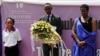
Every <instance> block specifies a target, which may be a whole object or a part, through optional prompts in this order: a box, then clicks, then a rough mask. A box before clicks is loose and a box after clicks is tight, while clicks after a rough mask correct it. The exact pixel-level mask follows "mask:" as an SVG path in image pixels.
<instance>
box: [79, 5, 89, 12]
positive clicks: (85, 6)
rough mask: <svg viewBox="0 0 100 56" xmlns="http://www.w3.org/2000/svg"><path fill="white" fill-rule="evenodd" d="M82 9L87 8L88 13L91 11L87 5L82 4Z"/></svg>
mask: <svg viewBox="0 0 100 56" xmlns="http://www.w3.org/2000/svg"><path fill="white" fill-rule="evenodd" d="M81 8H85V9H86V10H87V11H89V6H88V5H87V4H82V5H81V6H80V9H81Z"/></svg>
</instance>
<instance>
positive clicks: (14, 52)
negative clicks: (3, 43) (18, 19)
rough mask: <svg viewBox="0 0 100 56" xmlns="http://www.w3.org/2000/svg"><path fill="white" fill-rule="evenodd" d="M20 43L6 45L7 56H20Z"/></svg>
mask: <svg viewBox="0 0 100 56" xmlns="http://www.w3.org/2000/svg"><path fill="white" fill-rule="evenodd" d="M18 54H19V51H18V45H15V46H12V47H5V55H6V56H18Z"/></svg>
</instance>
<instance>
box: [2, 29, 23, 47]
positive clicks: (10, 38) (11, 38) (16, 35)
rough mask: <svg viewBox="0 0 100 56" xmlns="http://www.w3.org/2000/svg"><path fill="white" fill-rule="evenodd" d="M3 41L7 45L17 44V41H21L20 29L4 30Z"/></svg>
mask: <svg viewBox="0 0 100 56" xmlns="http://www.w3.org/2000/svg"><path fill="white" fill-rule="evenodd" d="M2 39H3V42H4V46H5V47H11V46H15V45H16V44H17V41H21V40H22V39H21V35H20V32H19V30H18V29H15V31H11V32H8V31H7V30H3V38H2Z"/></svg>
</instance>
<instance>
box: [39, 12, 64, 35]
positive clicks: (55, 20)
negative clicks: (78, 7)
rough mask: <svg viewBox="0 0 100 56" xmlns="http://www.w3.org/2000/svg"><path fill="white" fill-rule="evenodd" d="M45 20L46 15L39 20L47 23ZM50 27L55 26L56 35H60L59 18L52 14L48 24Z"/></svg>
mask: <svg viewBox="0 0 100 56" xmlns="http://www.w3.org/2000/svg"><path fill="white" fill-rule="evenodd" d="M47 18H48V16H47V15H44V16H42V17H41V18H40V19H39V20H44V21H47ZM49 23H50V24H51V25H53V26H56V27H57V29H56V31H57V33H58V34H60V35H61V34H62V28H63V27H62V22H61V18H60V17H59V16H57V15H53V14H52V16H51V21H50V22H49Z"/></svg>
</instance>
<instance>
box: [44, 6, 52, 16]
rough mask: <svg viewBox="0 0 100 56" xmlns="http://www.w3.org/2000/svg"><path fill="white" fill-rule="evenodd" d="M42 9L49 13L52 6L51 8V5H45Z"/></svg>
mask: <svg viewBox="0 0 100 56" xmlns="http://www.w3.org/2000/svg"><path fill="white" fill-rule="evenodd" d="M44 10H45V12H46V13H47V14H48V15H50V14H51V10H52V8H51V6H45V8H44Z"/></svg>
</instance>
